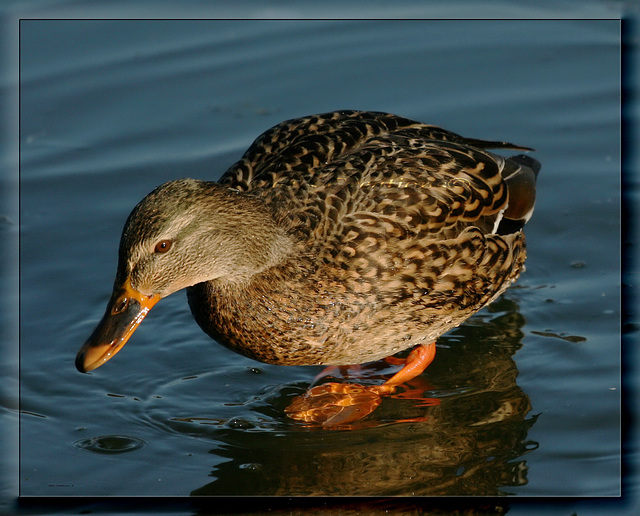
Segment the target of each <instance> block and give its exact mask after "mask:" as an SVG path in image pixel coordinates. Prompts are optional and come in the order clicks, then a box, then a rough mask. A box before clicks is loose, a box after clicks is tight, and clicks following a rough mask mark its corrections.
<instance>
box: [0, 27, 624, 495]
mask: <svg viewBox="0 0 640 516" xmlns="http://www.w3.org/2000/svg"><path fill="white" fill-rule="evenodd" d="M619 30H620V27H619V23H618V22H615V21H606V20H600V21H540V20H538V21H376V22H362V21H23V22H22V24H21V32H20V34H21V48H20V58H21V61H20V64H21V77H20V79H21V83H20V84H21V87H20V95H21V96H20V100H21V112H20V115H21V116H20V123H21V132H20V144H21V155H20V158H21V170H20V223H21V226H20V236H21V241H20V266H21V276H20V281H21V284H20V309H21V320H20V335H21V343H20V344H21V346H20V375H21V376H20V387H21V392H20V403H21V405H20V408H21V414H20V438H21V440H20V472H19V475H20V478H19V480H20V492H21V494H22V495H38V496H42V495H44V496H58V495H64V496H69V495H71V496H80V495H82V496H85V495H86V496H91V495H144V496H147V495H160V494H161V495H178V496H182V495H189V494H192V493H193V494H233V495H253V494H261V495H265V494H266V495H271V494H278V495H285V496H286V495H368V494H374V495H412V494H423V495H431V494H435V495H439V494H449V495H451V494H453V495H467V494H469V495H470V494H475V495H510V496H515V497H521V496H527V497H530V496H533V497H538V496H568V497H573V496H604V497H613V496H617V495H619V493H620V482H621V473H620V467H621V457H620V453H621V449H620V446H621V443H620V431H621V425H620V397H621V377H620V365H621V358H620V288H621V281H620V188H621V186H620V111H619V107H620V61H619V51H620V46H619ZM342 108H352V109H371V110H378V111H388V112H392V113H396V114H399V115H403V116H407V117H410V118H413V119H416V120H420V121H424V122H428V123H433V124H437V125H441V126H443V127H445V128H447V129H450V130H453V131H455V132H458V133H461V134H463V135H466V136H470V137H477V138H484V139H490V140H509V141H512V142H515V143H518V144H522V145H526V146H531V147H534V148H535V149H536V152H535V154H534V156H535V157H536V159H538V160H539V161H540V162H541V163H542V172H541V174H540V177H539V190H538V191H539V194H538V203H537V206H536V212H535V214H534V218H533V219H532V221H531V222H530V224H529V225H528V226H527V231H526V235H527V242H528V261H527V271H526V273H525V274H523V276H522V277H521V279H520V280H519V281H518V283H517V285H516V286H515V287H514V288H512V289H510V290H509V291H508V292H507V293H506V294H505V295H504V296H503V298H501V299H500V300H499V301H497V302H496V303H495V304H494V305H492V306H491V307H489V308H488V309H485V310H483V311H482V312H480V313H479V314H478V315H477V316H475V317H473V318H472V319H470V320H469V321H468V322H467V323H465V324H463V325H462V326H461V327H460V328H459V329H457V330H456V331H454V332H452V333H451V334H449V335H447V336H444V337H443V338H442V339H441V340H440V341H439V351H438V355H437V358H436V361H435V362H434V364H433V365H432V366H431V367H430V368H429V369H428V370H427V371H426V372H425V373H424V375H423V380H424V381H425V382H427V383H428V384H430V385H431V386H432V388H433V393H434V396H436V397H439V398H440V400H441V404H440V406H439V407H436V408H435V409H434V408H420V407H416V406H415V405H414V404H411V403H402V402H400V401H399V400H398V401H397V402H395V403H394V401H395V400H391V401H385V404H383V406H382V407H381V408H380V409H379V412H378V411H376V413H374V415H372V416H371V417H372V418H373V420H374V421H376V422H377V423H378V424H377V425H373V426H371V427H368V428H362V429H359V430H352V431H347V430H345V431H336V432H324V433H323V432H318V431H309V430H307V429H304V428H301V427H300V426H299V425H296V424H294V423H292V422H290V421H288V420H287V419H286V418H285V417H284V415H283V413H282V411H283V408H284V407H285V406H286V404H287V400H288V399H290V397H291V396H292V395H293V394H294V393H299V392H302V391H303V390H304V388H305V387H306V385H308V383H309V382H311V380H312V379H313V377H314V375H315V374H316V373H317V372H318V371H319V370H320V368H304V367H291V368H286V367H277V366H269V365H265V364H260V363H257V362H254V361H252V360H250V359H247V358H244V357H240V356H238V355H236V354H234V353H232V352H231V351H228V350H226V349H224V348H222V347H221V346H219V345H217V344H216V343H214V342H213V341H211V340H210V339H208V337H206V335H204V334H203V333H202V332H201V331H200V330H199V328H198V327H197V325H196V324H195V322H194V321H193V319H192V317H191V315H190V313H189V310H188V307H187V304H186V299H185V296H184V294H183V293H178V294H175V295H173V296H171V297H170V298H168V299H166V300H163V301H162V303H160V304H159V305H157V306H156V307H155V308H154V309H153V311H152V312H151V314H150V315H149V316H148V318H147V319H146V320H145V321H144V323H143V324H142V326H141V327H140V328H139V329H138V331H137V332H136V334H135V336H134V337H133V338H132V340H131V341H130V342H129V344H127V346H126V347H125V348H124V349H123V350H122V351H121V352H120V353H119V355H118V356H117V357H116V358H114V360H112V361H111V362H109V363H108V364H107V365H105V366H103V367H102V368H100V369H98V370H96V371H94V372H93V373H91V374H89V375H81V374H79V373H77V371H76V370H75V368H74V365H73V360H74V357H75V353H76V351H77V350H78V348H79V347H80V346H81V344H82V343H83V342H84V340H85V339H86V337H87V336H88V335H89V334H90V333H91V330H92V329H93V327H94V325H95V324H96V323H97V321H98V320H99V318H100V317H101V315H102V313H103V311H104V307H105V304H106V301H107V299H108V296H109V294H110V290H111V286H112V282H113V277H114V274H115V267H116V259H117V246H118V241H119V236H120V231H121V229H122V225H123V223H124V220H125V219H126V216H127V215H128V213H129V211H130V210H131V208H132V207H133V206H134V205H135V204H136V203H137V202H138V201H139V200H140V199H141V198H142V197H143V196H144V195H145V194H146V193H148V192H149V191H150V190H151V189H153V188H154V187H155V186H156V185H158V184H160V183H162V182H164V181H167V180H169V179H175V178H178V177H183V176H190V177H196V178H202V179H216V178H218V177H219V176H220V175H221V174H222V173H223V172H224V171H225V170H226V168H227V167H228V166H230V165H231V164H232V163H233V162H234V161H235V160H236V159H238V158H239V157H240V155H241V154H242V152H243V151H244V150H245V149H246V148H247V147H248V145H249V144H250V143H251V142H252V140H253V139H254V138H255V137H256V136H258V135H259V134H260V133H261V132H262V131H264V130H265V129H267V128H269V127H271V126H272V125H274V124H276V123H278V122H280V121H282V120H285V119H288V118H292V117H296V116H301V115H305V114H310V113H319V112H324V111H330V110H335V109H342ZM3 408H10V407H3ZM422 416H427V418H428V419H427V420H428V421H430V422H429V423H424V422H422V423H420V422H416V423H394V421H397V420H398V419H401V418H403V417H406V418H412V417H413V418H419V417H422ZM105 436H122V437H123V438H124V439H127V441H126V443H127V444H126V445H123V444H122V441H118V440H116V441H113V440H111V441H109V440H106V441H105V440H104V438H105ZM101 439H102V440H101ZM131 443H134V444H135V445H134V446H131V447H129V445H131ZM109 446H113V447H115V451H116V452H120V453H115V452H113V450H111V451H109V450H107V451H105V450H104V447H107V448H108V447H109ZM122 446H123V449H120V447H122Z"/></svg>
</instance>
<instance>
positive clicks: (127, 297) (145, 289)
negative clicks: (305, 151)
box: [76, 179, 288, 372]
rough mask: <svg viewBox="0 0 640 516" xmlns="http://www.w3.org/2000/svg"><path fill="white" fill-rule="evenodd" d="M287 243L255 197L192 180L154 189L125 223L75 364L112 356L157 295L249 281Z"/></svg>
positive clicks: (95, 363)
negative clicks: (102, 308)
mask: <svg viewBox="0 0 640 516" xmlns="http://www.w3.org/2000/svg"><path fill="white" fill-rule="evenodd" d="M287 242H288V237H287V236H286V234H285V233H284V231H283V230H281V228H279V227H278V226H277V225H276V224H275V222H274V220H273V217H272V216H271V214H270V212H269V210H268V209H267V208H266V207H265V206H264V204H263V203H262V202H261V201H259V200H257V199H255V198H252V197H250V196H247V195H245V194H242V193H239V192H236V191H234V190H230V189H228V188H225V187H222V186H220V185H218V184H217V183H212V182H205V181H197V180H194V179H179V180H177V181H171V182H169V183H165V184H163V185H161V186H159V187H158V188H156V189H155V190H154V191H153V192H151V193H150V194H149V195H147V196H146V197H145V198H144V199H143V200H142V201H140V203H138V205H137V206H136V207H135V208H134V209H133V211H132V212H131V214H130V215H129V218H128V219H127V222H126V223H125V226H124V230H123V232H122V237H121V240H120V251H119V258H118V271H117V274H116V280H115V284H114V287H113V294H112V295H111V299H110V300H109V303H108V305H107V310H106V312H105V314H104V317H103V318H102V320H101V321H100V322H99V323H98V326H97V327H96V329H95V330H94V331H93V333H92V334H91V336H90V337H89V339H88V340H87V342H86V343H85V344H84V346H83V347H82V349H81V350H80V352H79V353H78V355H77V357H76V367H77V368H78V370H79V371H81V372H87V371H91V370H92V369H95V368H96V367H99V366H101V365H102V364H104V363H105V362H106V361H107V360H109V359H110V358H112V357H113V356H114V355H115V354H116V353H117V352H118V351H120V349H121V348H122V347H123V346H124V345H125V344H126V342H127V340H128V339H129V337H130V336H131V335H132V334H133V332H134V331H135V329H136V328H137V327H138V325H139V324H140V323H141V322H142V320H143V319H144V317H145V316H146V315H147V313H148V312H149V310H151V308H152V307H153V306H154V305H155V304H156V303H157V302H158V301H160V299H162V298H163V297H166V296H168V295H170V294H172V293H174V292H176V291H178V290H180V289H183V288H186V287H189V286H192V285H196V284H197V283H201V282H204V281H211V280H219V281H221V282H230V283H238V282H243V281H247V280H248V279H249V278H250V277H251V276H252V275H253V274H256V273H257V272H260V271H262V270H264V269H265V268H267V267H269V266H271V265H272V264H275V263H277V261H278V260H279V259H281V257H282V256H283V255H285V254H286V253H287V248H288V244H287Z"/></svg>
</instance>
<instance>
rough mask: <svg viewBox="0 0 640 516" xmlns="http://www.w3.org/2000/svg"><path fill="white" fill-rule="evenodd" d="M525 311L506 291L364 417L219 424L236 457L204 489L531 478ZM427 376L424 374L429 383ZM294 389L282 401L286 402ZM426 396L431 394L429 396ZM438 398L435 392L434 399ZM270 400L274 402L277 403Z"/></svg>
mask: <svg viewBox="0 0 640 516" xmlns="http://www.w3.org/2000/svg"><path fill="white" fill-rule="evenodd" d="M523 323H524V319H523V317H522V316H521V315H520V314H518V313H517V307H516V305H515V303H513V302H512V301H509V300H508V299H502V300H500V301H497V302H496V303H494V305H492V307H491V310H490V311H485V312H484V313H483V314H481V315H480V316H477V317H475V318H473V319H472V320H470V321H469V322H468V323H466V324H465V325H464V326H463V327H462V328H460V329H459V330H458V331H455V332H453V333H452V334H450V335H449V336H448V337H447V338H446V339H443V340H442V341H441V345H442V347H441V349H439V350H438V358H437V360H436V361H435V362H434V363H433V364H432V365H431V366H430V367H429V368H428V370H427V371H426V373H424V374H423V375H422V376H421V377H420V378H419V379H416V381H414V382H413V384H412V385H411V386H409V389H408V390H407V391H406V392H409V393H411V392H413V393H414V394H415V393H416V392H422V391H424V394H423V399H415V396H414V395H409V396H408V397H407V398H406V399H402V398H398V397H396V398H391V399H384V400H383V403H382V405H381V406H380V408H379V409H378V410H377V411H375V412H374V413H373V414H372V415H371V416H369V418H367V420H365V422H363V424H362V427H360V428H356V429H352V430H334V431H326V430H319V429H309V428H305V427H304V426H302V425H299V424H295V423H292V424H290V426H287V427H283V428H282V429H280V430H282V431H264V432H263V431H256V429H255V428H254V429H253V430H252V431H246V430H241V429H230V428H218V429H215V430H214V429H212V428H211V426H209V431H211V430H213V432H211V433H208V435H209V436H211V437H213V438H215V439H216V440H217V441H219V442H220V443H221V445H220V446H219V447H216V448H215V449H214V450H212V451H211V453H213V454H215V455H217V456H218V457H225V458H228V459H229V460H228V461H226V462H223V463H221V464H218V465H217V466H216V467H215V468H214V470H213V471H212V472H211V473H210V476H211V477H213V478H214V480H213V481H212V482H211V483H209V484H207V485H205V486H203V487H201V488H199V489H196V490H194V491H193V493H192V494H194V495H287V496H288V495H385V496H386V495H500V494H507V493H509V486H520V485H523V484H526V473H527V466H526V463H525V461H524V460H523V458H522V457H523V456H524V455H525V454H526V453H527V452H529V451H531V450H532V449H535V448H536V447H537V444H536V443H533V442H530V441H527V432H528V430H529V428H530V427H531V425H533V423H534V422H535V419H536V418H535V416H534V417H529V418H527V413H528V412H529V411H530V409H531V406H530V402H529V399H528V397H527V396H526V395H525V394H524V392H523V391H522V390H521V389H520V388H519V387H518V386H517V385H516V377H517V374H518V371H517V369H516V365H515V362H514V360H513V358H512V356H513V355H514V353H515V352H516V350H517V349H518V348H519V347H520V345H521V338H522V333H521V332H520V328H521V327H522V325H523ZM421 382H422V383H421ZM282 397H283V398H285V399H282V400H278V401H277V402H276V403H277V404H279V405H280V404H281V405H283V406H284V405H286V403H287V399H288V398H287V396H285V395H283V396H282ZM425 399H426V401H425ZM434 399H435V400H437V402H435V403H434V402H433V400H434ZM267 410H269V409H267Z"/></svg>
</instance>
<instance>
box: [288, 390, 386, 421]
mask: <svg viewBox="0 0 640 516" xmlns="http://www.w3.org/2000/svg"><path fill="white" fill-rule="evenodd" d="M392 390H395V388H390V387H386V388H383V386H364V385H358V384H355V383H325V384H323V385H318V386H317V387H314V388H313V389H310V390H309V391H307V392H306V393H305V394H304V395H303V396H297V397H296V398H294V400H293V402H291V405H289V406H288V407H287V408H286V409H285V412H286V413H287V415H288V416H289V417H290V418H291V419H296V420H298V421H304V422H305V423H317V424H321V425H322V426H323V427H331V426H336V425H343V424H346V423H352V422H353V421H357V420H359V419H362V418H363V417H365V416H367V415H369V414H371V412H373V411H374V410H375V409H376V408H378V405H380V402H381V401H382V397H381V395H382V394H383V393H386V392H387V391H389V392H390V391H392Z"/></svg>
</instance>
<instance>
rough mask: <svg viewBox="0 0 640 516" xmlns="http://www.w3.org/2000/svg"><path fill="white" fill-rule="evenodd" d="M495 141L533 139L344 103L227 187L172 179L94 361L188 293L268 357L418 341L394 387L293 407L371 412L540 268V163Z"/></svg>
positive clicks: (318, 412)
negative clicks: (478, 136)
mask: <svg viewBox="0 0 640 516" xmlns="http://www.w3.org/2000/svg"><path fill="white" fill-rule="evenodd" d="M487 148H510V149H520V150H531V149H527V148H526V147H518V146H515V145H512V144H510V143H501V142H490V141H482V140H474V139H467V138H463V137H461V136H458V135H456V134H454V133H451V132H449V131H445V130H443V129H440V128H438V127H435V126H432V125H425V124H421V123H418V122H414V121H412V120H409V119H406V118H402V117H398V116H395V115H390V114H385V113H377V112H362V111H337V112H334V113H327V114H323V115H315V116H308V117H304V118H299V119H295V120H289V121H286V122H283V123H281V124H279V125H277V126H275V127H273V128H272V129H269V130H268V131H266V132H265V133H264V134H262V135H261V136H260V137H259V138H258V139H257V140H256V141H255V142H254V143H253V144H252V145H251V147H250V148H249V149H248V150H247V152H246V153H245V154H244V156H243V157H242V159H241V160H240V161H238V163H236V164H235V165H233V166H232V167H231V168H230V169H229V170H228V171H227V172H226V173H225V174H224V175H223V176H222V178H221V180H220V181H219V182H206V181H197V180H194V179H179V180H177V181H170V182H168V183H165V184H163V185H161V186H159V187H158V188H156V189H155V190H154V191H153V192H151V193H150V194H149V195H147V196H146V197H145V198H144V199H143V200H142V201H141V202H140V203H139V204H138V205H137V206H136V207H135V208H134V210H133V211H132V212H131V214H130V215H129V218H128V219H127V222H126V224H125V227H124V230H123V233H122V238H121V241H120V251H119V262H118V271H117V274H116V280H115V285H114V289H113V294H112V296H111V299H110V301H109V304H108V306H107V310H106V313H105V315H104V317H103V318H102V320H101V321H100V323H99V324H98V326H97V328H96V329H95V330H94V332H93V333H92V335H91V336H90V337H89V340H88V341H87V342H86V343H85V344H84V346H83V347H82V349H81V350H80V352H79V353H78V356H77V359H76V366H77V368H78V370H80V371H82V372H86V371H90V370H92V369H95V368H96V367H99V366H100V365H102V364H103V363H104V362H106V361H107V360H109V359H110V358H112V357H113V355H115V354H116V353H117V352H118V351H119V350H120V349H121V348H122V346H124V344H125V343H126V342H127V340H128V339H129V337H130V336H131V334H132V333H133V332H134V330H135V329H136V327H137V326H138V325H139V324H140V322H141V321H142V319H143V318H144V317H145V316H146V314H147V313H148V312H149V310H150V309H151V307H153V305H155V304H156V303H157V302H158V301H159V300H160V299H162V298H163V297H166V296H168V295H169V294H172V293H173V292H176V291H177V290H180V289H183V288H187V296H188V300H189V306H190V307H191V312H192V313H193V315H194V317H195V319H196V321H197V322H198V324H199V325H200V327H201V328H202V329H203V330H204V331H205V332H206V333H207V334H208V335H209V336H211V337H212V338H214V339H215V340H217V341H218V342H220V343H222V344H224V345H225V346H228V347H229V348H231V349H233V350H234V351H237V352H238V353H241V354H243V355H246V356H248V357H251V358H254V359H257V360H261V361H263V362H268V363H272V364H281V365H317V364H333V365H346V364H359V363H363V362H370V361H374V360H378V359H380V358H383V357H387V356H389V355H393V354H395V353H398V352H399V351H402V350H404V349H407V348H409V347H412V346H417V347H416V348H415V349H414V350H413V351H412V353H411V354H410V355H409V357H408V359H407V360H406V364H405V367H404V368H403V369H402V370H401V371H400V372H399V373H397V374H396V375H395V376H394V377H393V378H391V379H390V380H389V381H387V382H386V383H385V384H384V385H382V386H370V387H361V386H354V385H351V386H350V385H346V386H345V385H344V384H342V385H341V384H328V385H326V384H325V385H321V386H319V387H315V388H314V389H311V391H309V392H308V393H307V395H306V396H304V397H299V398H297V399H296V400H295V401H294V403H293V404H292V406H291V407H289V409H287V411H288V412H289V415H290V416H291V417H294V418H296V419H303V420H305V421H317V422H323V423H324V424H325V425H331V424H337V423H344V422H347V421H353V420H355V419H358V418H360V417H363V415H366V414H367V413H369V412H371V410H373V409H374V408H375V406H377V404H378V403H379V398H378V396H379V395H381V394H386V393H390V392H392V391H393V390H394V389H395V386H396V385H399V384H400V383H403V382H406V381H407V380H409V379H411V378H413V377H415V376H416V375H418V374H420V373H421V372H422V371H423V370H424V369H425V367H426V366H427V365H428V364H429V363H430V362H431V361H432V360H433V357H434V354H435V342H434V341H435V339H437V338H438V337H439V336H440V335H442V334H443V333H445V332H447V331H448V330H450V329H451V328H453V327H455V326H458V325H459V324H460V323H461V322H462V321H464V320H465V319H466V318H467V317H469V316H470V315H472V314H473V313H475V312H476V311H478V310H479V309H481V308H482V307H483V306H485V305H487V304H488V303H490V302H491V301H493V300H494V299H495V298H496V297H498V296H499V295H500V294H501V293H502V292H504V290H505V289H506V288H507V287H508V286H509V285H510V284H511V283H512V282H513V281H515V280H516V279H517V277H518V275H519V273H520V271H521V269H522V267H523V264H524V261H525V254H526V253H525V240H524V235H523V233H522V227H523V226H524V224H525V223H526V222H527V220H528V219H529V217H530V216H531V213H532V211H533V206H534V200H535V178H536V175H537V172H538V169H539V164H538V163H537V162H536V161H535V160H533V159H531V158H528V157H526V156H514V157H511V158H503V157H501V156H498V155H496V154H492V153H490V152H488V151H486V150H485V149H487ZM345 406H346V407H355V408H350V409H346V408H345Z"/></svg>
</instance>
